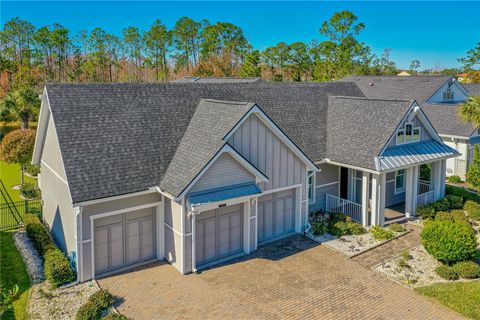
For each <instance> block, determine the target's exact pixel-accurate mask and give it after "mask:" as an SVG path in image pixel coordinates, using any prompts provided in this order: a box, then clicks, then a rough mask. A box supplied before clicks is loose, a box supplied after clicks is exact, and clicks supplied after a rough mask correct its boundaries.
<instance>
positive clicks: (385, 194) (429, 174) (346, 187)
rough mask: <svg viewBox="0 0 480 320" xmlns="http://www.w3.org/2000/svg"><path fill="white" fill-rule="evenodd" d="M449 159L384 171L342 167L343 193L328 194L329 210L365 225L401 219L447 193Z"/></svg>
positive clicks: (327, 206)
mask: <svg viewBox="0 0 480 320" xmlns="http://www.w3.org/2000/svg"><path fill="white" fill-rule="evenodd" d="M445 165H446V161H445V160H440V161H435V162H430V163H423V164H416V165H412V166H410V167H406V168H405V167H404V168H402V169H399V170H390V171H387V172H382V173H380V174H376V173H370V172H366V171H361V170H357V169H352V168H345V167H342V168H341V169H340V187H339V194H338V195H333V194H327V195H326V211H328V212H342V213H344V214H346V215H348V216H350V217H351V218H352V219H353V220H355V221H357V222H359V223H362V225H364V226H369V225H381V226H383V225H385V224H390V223H395V222H401V221H404V220H406V219H408V218H412V217H414V216H415V214H416V208H417V206H418V205H426V204H428V203H431V202H433V201H436V200H438V199H441V198H443V196H444V194H445Z"/></svg>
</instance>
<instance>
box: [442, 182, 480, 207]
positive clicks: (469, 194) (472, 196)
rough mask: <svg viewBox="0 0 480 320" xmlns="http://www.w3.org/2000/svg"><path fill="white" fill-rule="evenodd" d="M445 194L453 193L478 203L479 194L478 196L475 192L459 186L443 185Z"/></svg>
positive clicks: (465, 199)
mask: <svg viewBox="0 0 480 320" xmlns="http://www.w3.org/2000/svg"><path fill="white" fill-rule="evenodd" d="M445 194H447V195H449V194H453V195H456V196H460V197H462V198H463V201H467V200H472V201H475V202H477V203H480V196H478V195H477V194H475V193H473V192H470V191H468V190H465V189H463V188H460V187H455V186H449V185H446V186H445Z"/></svg>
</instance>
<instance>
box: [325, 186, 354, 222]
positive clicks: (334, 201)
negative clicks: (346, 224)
mask: <svg viewBox="0 0 480 320" xmlns="http://www.w3.org/2000/svg"><path fill="white" fill-rule="evenodd" d="M326 210H327V212H335V213H340V212H341V213H344V214H346V215H347V216H349V217H350V218H352V219H353V220H355V221H358V222H361V221H362V205H361V204H359V203H356V202H352V201H349V200H347V199H342V198H340V197H337V196H334V195H332V194H328V193H327V200H326Z"/></svg>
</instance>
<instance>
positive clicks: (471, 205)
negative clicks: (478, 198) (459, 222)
mask: <svg viewBox="0 0 480 320" xmlns="http://www.w3.org/2000/svg"><path fill="white" fill-rule="evenodd" d="M463 208H464V209H465V211H466V212H467V214H468V216H469V217H470V218H471V219H473V220H477V221H480V204H478V203H477V202H475V201H473V200H468V201H466V202H465V205H464V206H463Z"/></svg>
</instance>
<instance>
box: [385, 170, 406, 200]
mask: <svg viewBox="0 0 480 320" xmlns="http://www.w3.org/2000/svg"><path fill="white" fill-rule="evenodd" d="M400 170H403V173H402V174H398V172H399V171H400ZM400 170H397V171H395V186H394V187H395V189H394V192H393V193H394V194H395V195H399V194H402V193H405V188H406V181H405V179H406V174H405V173H406V172H405V169H400ZM399 176H403V187H401V188H397V177H399ZM385 183H386V182H385Z"/></svg>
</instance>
